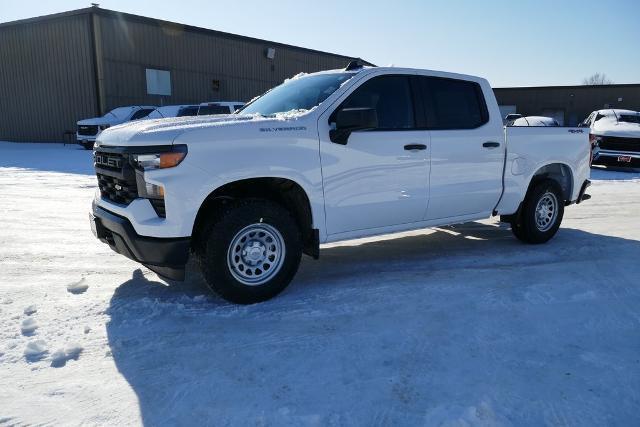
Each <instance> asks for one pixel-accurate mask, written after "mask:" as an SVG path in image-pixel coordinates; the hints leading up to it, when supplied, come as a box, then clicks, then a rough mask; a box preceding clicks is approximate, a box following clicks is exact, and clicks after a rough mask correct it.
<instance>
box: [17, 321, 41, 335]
mask: <svg viewBox="0 0 640 427" xmlns="http://www.w3.org/2000/svg"><path fill="white" fill-rule="evenodd" d="M36 329H38V322H37V321H36V319H34V318H32V317H30V318H28V319H24V320H23V321H22V326H21V327H20V330H21V331H22V335H32V334H33V333H34V332H35V330H36Z"/></svg>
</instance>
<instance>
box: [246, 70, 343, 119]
mask: <svg viewBox="0 0 640 427" xmlns="http://www.w3.org/2000/svg"><path fill="white" fill-rule="evenodd" d="M351 77H353V74H352V73H336V74H317V75H312V76H308V77H301V78H298V79H292V80H287V81H285V82H284V83H283V84H281V85H280V86H276V87H275V88H273V89H271V90H270V91H268V92H267V93H265V94H264V95H262V96H261V97H260V98H258V99H256V100H255V101H253V102H252V103H251V104H249V105H247V106H246V107H245V108H243V109H242V110H241V111H240V113H241V114H261V115H263V116H268V115H272V114H276V113H284V112H287V111H295V110H310V109H312V108H313V107H316V106H318V105H320V103H321V102H322V101H324V100H325V99H327V98H328V97H329V95H331V94H332V93H333V92H335V91H336V90H337V89H338V88H339V87H340V85H342V84H343V83H344V82H346V81H347V80H349V79H350V78H351Z"/></svg>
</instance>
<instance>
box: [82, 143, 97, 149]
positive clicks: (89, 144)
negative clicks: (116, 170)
mask: <svg viewBox="0 0 640 427" xmlns="http://www.w3.org/2000/svg"><path fill="white" fill-rule="evenodd" d="M81 144H82V146H83V147H84V149H85V150H93V144H94V142H93V141H87V142H82V143H81Z"/></svg>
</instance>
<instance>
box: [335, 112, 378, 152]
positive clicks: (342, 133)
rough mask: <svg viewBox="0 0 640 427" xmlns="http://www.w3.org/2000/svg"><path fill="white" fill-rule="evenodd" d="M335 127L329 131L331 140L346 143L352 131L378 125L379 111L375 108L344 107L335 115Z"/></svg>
mask: <svg viewBox="0 0 640 427" xmlns="http://www.w3.org/2000/svg"><path fill="white" fill-rule="evenodd" d="M335 124H336V127H335V129H332V130H331V131H329V138H330V139H331V142H335V143H336V144H342V145H345V144H346V143H347V140H348V139H349V135H351V132H355V131H358V130H367V129H375V128H377V127H378V113H377V112H376V109H375V108H344V109H342V110H338V112H337V113H336V116H335Z"/></svg>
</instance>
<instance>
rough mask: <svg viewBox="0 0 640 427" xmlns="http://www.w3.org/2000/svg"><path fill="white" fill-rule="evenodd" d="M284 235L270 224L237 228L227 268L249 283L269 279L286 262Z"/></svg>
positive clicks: (228, 255) (254, 283) (256, 283)
mask: <svg viewBox="0 0 640 427" xmlns="http://www.w3.org/2000/svg"><path fill="white" fill-rule="evenodd" d="M284 255H285V246H284V239H283V238H282V234H280V232H279V231H278V230H276V229H275V228H274V227H272V226H270V225H269V224H264V223H258V224H251V225H248V226H246V227H245V228H243V229H242V230H240V231H238V232H237V233H236V235H235V236H234V237H233V240H232V241H231V244H230V245H229V250H228V251H227V267H229V271H230V272H231V274H232V275H233V277H234V278H235V279H236V280H238V281H239V282H240V283H242V284H244V285H247V286H258V285H262V284H264V283H266V282H268V281H269V280H270V279H271V278H272V277H273V276H275V275H276V274H277V273H278V271H280V269H281V268H282V264H284Z"/></svg>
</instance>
